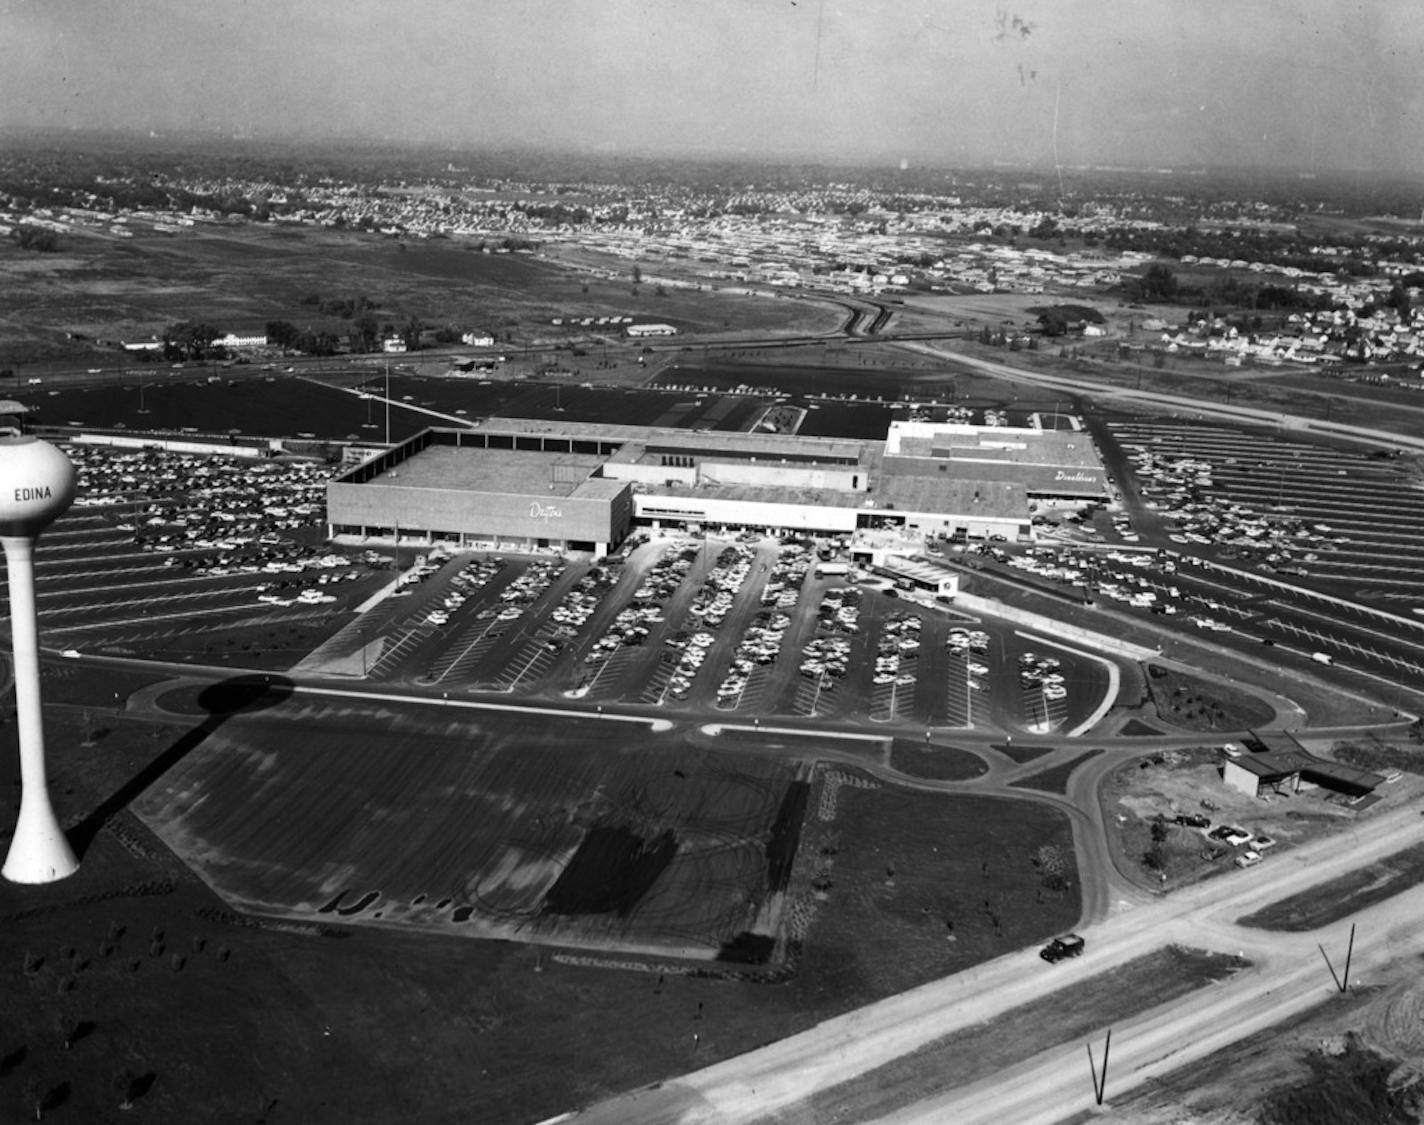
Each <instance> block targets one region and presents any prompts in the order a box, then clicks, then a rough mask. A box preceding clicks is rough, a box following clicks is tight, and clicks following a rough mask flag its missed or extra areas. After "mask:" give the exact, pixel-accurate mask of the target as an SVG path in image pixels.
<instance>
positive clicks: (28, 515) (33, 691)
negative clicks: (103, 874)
mask: <svg viewBox="0 0 1424 1125" xmlns="http://www.w3.org/2000/svg"><path fill="white" fill-rule="evenodd" d="M77 477H78V474H77V473H76V472H75V469H74V465H73V464H72V463H71V462H70V460H69V458H68V457H66V456H65V455H64V454H63V453H61V452H60V451H59V450H58V449H56V448H55V447H54V446H53V445H50V444H49V443H48V442H45V441H40V440H39V439H38V438H35V437H31V436H28V435H25V436H19V437H5V438H0V546H3V548H4V551H5V563H6V567H7V569H8V572H9V584H10V629H11V634H12V638H13V640H12V649H13V657H14V676H15V725H16V728H17V730H18V733H19V740H20V785H21V789H20V813H19V817H18V819H17V820H16V822H15V835H14V838H13V839H12V840H11V843H10V851H9V855H8V856H7V857H6V860H5V866H4V868H3V870H0V874H3V875H4V877H5V878H6V879H9V880H10V881H11V882H14V883H52V882H55V881H57V880H59V879H63V878H65V877H66V876H69V875H72V874H74V872H75V871H77V870H78V869H79V861H78V860H77V859H76V858H75V856H74V851H73V849H72V848H70V846H69V841H68V840H67V839H66V838H65V835H64V830H63V829H62V828H61V827H60V825H59V820H58V818H57V817H56V816H55V814H54V806H53V805H51V804H50V799H49V787H48V783H47V781H46V779H45V756H44V716H43V711H42V708H41V703H40V665H39V627H38V623H37V617H36V613H35V571H34V547H35V540H36V539H38V538H39V534H40V532H41V531H43V530H44V529H45V528H46V527H48V526H49V525H50V524H51V523H53V522H54V521H55V520H56V519H57V518H58V517H59V516H60V515H62V514H63V513H64V511H65V510H66V509H67V508H68V507H69V505H70V504H71V503H72V502H73V500H74V488H75V482H76V480H77Z"/></svg>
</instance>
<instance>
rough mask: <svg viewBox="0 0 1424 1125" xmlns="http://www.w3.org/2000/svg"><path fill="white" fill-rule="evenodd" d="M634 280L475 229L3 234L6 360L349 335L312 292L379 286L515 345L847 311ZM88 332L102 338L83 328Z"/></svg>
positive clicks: (759, 323) (1, 326) (438, 317)
mask: <svg viewBox="0 0 1424 1125" xmlns="http://www.w3.org/2000/svg"><path fill="white" fill-rule="evenodd" d="M633 290H634V287H633V286H631V284H628V283H626V282H624V281H622V280H619V279H607V278H604V277H601V276H598V275H596V274H594V273H589V272H578V271H574V270H570V269H566V268H564V267H563V266H561V265H559V264H557V263H556V261H555V260H554V259H553V257H552V256H551V257H549V258H545V257H544V256H542V255H523V254H494V253H490V254H486V253H481V252H480V251H479V250H478V248H477V247H476V245H475V244H474V243H473V242H469V241H464V240H460V239H439V240H430V241H418V240H411V241H403V240H402V241H398V240H396V239H394V238H391V237H387V236H382V235H368V234H359V233H356V232H343V231H331V230H324V229H319V228H314V227H301V228H293V227H276V226H263V225H259V224H252V225H239V226H231V227H204V228H197V229H195V230H193V231H191V232H188V233H185V234H179V235H174V234H155V233H151V232H139V233H137V234H136V236H135V237H133V238H130V239H122V240H121V239H117V238H112V237H109V236H105V235H97V234H95V235H91V234H77V235H70V236H66V238H65V239H64V248H63V251H62V252H61V253H56V254H44V255H40V254H33V253H28V252H24V251H20V250H19V249H18V248H16V247H15V246H14V245H13V243H11V242H10V241H9V240H8V239H7V240H5V242H4V243H3V244H0V341H3V344H0V366H6V367H20V366H24V365H32V364H43V363H54V362H68V363H70V364H71V365H72V366H79V365H82V364H84V363H85V362H86V361H90V360H94V359H97V358H100V357H109V358H111V357H113V356H114V355H115V353H114V352H113V351H112V350H107V349H101V348H99V347H97V346H95V345H94V344H93V343H92V341H93V340H94V339H110V340H122V339H127V340H146V339H148V338H149V337H150V336H152V335H154V334H156V333H159V332H161V331H162V330H163V329H164V328H165V327H166V326H168V325H170V324H173V323H174V322H176V321H180V320H201V321H208V322H210V323H212V324H214V325H217V326H218V327H220V328H222V329H224V330H227V329H247V330H251V329H261V328H262V327H263V326H264V325H265V324H266V323H267V322H268V321H271V320H289V321H291V322H292V323H294V324H300V325H301V326H302V327H303V328H306V327H307V326H308V325H310V326H311V327H313V328H315V329H317V330H322V331H332V332H337V333H345V332H348V331H350V322H349V321H346V320H342V319H341V318H340V317H336V316H329V315H323V314H321V312H320V308H319V307H317V306H314V305H312V304H310V303H308V300H307V299H309V298H310V297H311V296H313V295H315V296H317V297H319V298H327V299H332V298H334V299H346V298H351V297H355V296H357V295H362V296H365V297H367V298H368V299H369V300H370V301H371V303H372V305H373V311H374V313H375V315H376V316H377V317H378V318H379V319H380V320H381V321H383V322H392V323H401V322H402V321H403V320H404V319H405V318H407V317H409V316H418V317H420V318H421V319H422V320H423V321H424V322H425V323H427V324H430V325H432V326H438V325H443V324H454V325H458V326H462V327H464V328H466V329H474V328H477V329H482V330H485V331H489V332H495V333H497V334H498V336H499V338H500V339H501V340H502V341H506V342H513V343H525V342H530V341H533V340H535V339H549V338H553V339H562V338H565V337H571V336H572V333H571V332H569V331H567V330H561V329H556V328H555V327H553V325H552V323H551V322H552V321H553V320H554V319H555V318H561V319H567V318H570V317H587V316H592V317H598V316H611V315H618V316H633V317H635V318H636V319H638V320H641V321H666V322H671V323H674V324H677V325H678V326H679V327H680V328H682V329H683V331H684V332H686V333H692V334H699V333H713V334H715V333H721V332H725V331H727V330H728V329H731V328H739V329H769V330H782V329H786V330H791V331H829V330H831V329H833V328H834V327H835V326H836V325H838V324H839V323H840V320H841V319H843V314H841V313H840V312H839V310H836V309H833V308H830V307H823V306H821V305H819V304H816V303H814V302H809V301H779V300H778V301H773V300H766V299H760V298H750V297H745V296H739V295H736V294H728V293H721V292H713V291H711V290H704V291H696V290H680V289H670V290H667V291H666V294H665V295H659V294H658V293H657V291H656V288H655V287H653V286H646V285H645V286H640V287H637V290H638V291H637V293H634V291H633ZM72 333H78V334H80V335H82V336H83V337H86V338H87V339H73V338H71V334H72Z"/></svg>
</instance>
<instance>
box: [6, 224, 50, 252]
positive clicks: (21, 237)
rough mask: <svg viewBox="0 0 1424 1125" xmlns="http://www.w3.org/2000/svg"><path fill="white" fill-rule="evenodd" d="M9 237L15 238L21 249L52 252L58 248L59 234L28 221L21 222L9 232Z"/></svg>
mask: <svg viewBox="0 0 1424 1125" xmlns="http://www.w3.org/2000/svg"><path fill="white" fill-rule="evenodd" d="M10 237H11V238H13V239H14V240H15V245H17V246H18V247H19V248H20V249H21V250H34V251H35V252H36V253H40V254H52V253H54V251H56V250H58V249H59V235H57V234H56V233H55V232H54V231H52V230H46V229H45V228H44V227H37V226H32V225H31V224H29V223H21V224H20V225H19V226H17V227H15V228H14V229H13V230H12V231H11V232H10Z"/></svg>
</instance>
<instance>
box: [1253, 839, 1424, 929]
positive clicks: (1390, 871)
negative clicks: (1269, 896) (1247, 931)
mask: <svg viewBox="0 0 1424 1125" xmlns="http://www.w3.org/2000/svg"><path fill="white" fill-rule="evenodd" d="M1420 882H1424V845H1418V846H1415V847H1412V848H1405V849H1404V850H1403V851H1401V852H1395V853H1394V855H1391V856H1386V857H1385V858H1384V859H1381V860H1379V861H1378V862H1376V863H1374V864H1371V865H1370V867H1369V869H1368V870H1362V871H1352V872H1351V873H1350V874H1348V875H1343V876H1341V877H1340V878H1339V879H1332V880H1331V881H1330V882H1329V883H1326V884H1324V885H1323V886H1319V887H1312V888H1311V889H1310V890H1309V891H1307V892H1305V893H1303V894H1298V895H1292V896H1290V897H1289V898H1283V899H1280V900H1279V901H1277V902H1273V903H1271V904H1270V905H1269V906H1267V907H1264V908H1263V909H1261V910H1258V911H1256V912H1255V913H1254V914H1248V915H1246V916H1245V917H1243V918H1241V919H1240V920H1239V921H1240V923H1241V925H1243V926H1256V927H1257V928H1259V929H1262V930H1284V931H1285V932H1286V933H1303V932H1305V931H1306V930H1314V929H1318V928H1319V927H1321V926H1326V925H1329V924H1330V923H1331V922H1338V921H1339V920H1340V919H1341V918H1347V917H1349V916H1350V915H1351V914H1354V913H1355V912H1356V911H1359V910H1364V909H1366V908H1367V907H1370V906H1373V905H1374V904H1375V903H1377V902H1383V901H1384V900H1385V899H1387V898H1392V897H1393V896H1394V895H1397V894H1399V893H1401V892H1402V891H1407V890H1408V889H1409V888H1410V887H1413V886H1415V885H1416V884H1418V883H1420Z"/></svg>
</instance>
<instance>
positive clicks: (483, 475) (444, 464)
mask: <svg viewBox="0 0 1424 1125" xmlns="http://www.w3.org/2000/svg"><path fill="white" fill-rule="evenodd" d="M602 464H603V458H602V457H598V456H596V455H594V454H592V453H539V452H537V451H531V450H522V449H482V448H480V447H478V446H470V445H466V446H454V445H428V446H426V447H425V448H424V449H422V450H419V451H418V452H416V453H412V454H411V455H410V456H409V457H407V458H405V460H403V461H401V462H400V463H399V464H397V465H395V466H393V467H392V468H389V469H386V470H384V471H383V472H380V473H378V474H376V475H375V476H373V477H371V478H370V479H369V480H368V481H367V482H366V483H365V486H364V487H366V488H381V487H387V488H431V489H442V490H446V491H457V492H473V491H479V492H498V493H504V494H506V495H515V496H535V495H537V496H572V495H573V493H574V492H575V491H576V490H577V489H578V488H579V487H580V486H581V485H582V484H583V483H584V482H585V481H586V480H587V479H588V478H589V477H590V476H591V475H592V474H593V473H594V472H595V471H597V469H598V468H599V466H601V465H602ZM556 468H557V469H558V470H561V471H556ZM609 483H611V484H619V486H620V487H621V482H609Z"/></svg>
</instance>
